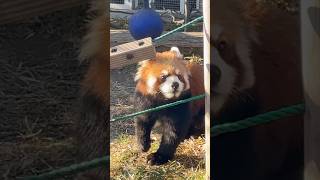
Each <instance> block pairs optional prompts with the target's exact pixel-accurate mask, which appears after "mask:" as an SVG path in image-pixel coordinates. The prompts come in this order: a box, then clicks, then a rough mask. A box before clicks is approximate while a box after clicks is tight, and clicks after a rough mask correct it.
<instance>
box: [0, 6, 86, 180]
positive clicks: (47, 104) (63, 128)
mask: <svg viewBox="0 0 320 180" xmlns="http://www.w3.org/2000/svg"><path fill="white" fill-rule="evenodd" d="M85 10H86V7H85V6H82V7H76V8H72V9H68V10H64V11H59V12H55V13H53V14H49V15H46V16H41V17H35V18H32V19H30V20H27V21H25V22H23V23H20V24H10V25H3V26H0V114H1V121H0V129H1V131H0V161H1V162H0V179H12V178H14V177H20V176H25V175H31V174H35V173H41V172H44V171H46V170H50V169H53V168H57V167H63V166H66V165H68V164H70V163H73V162H74V146H73V140H72V127H73V119H72V117H73V114H74V110H75V108H76V106H77V98H78V91H79V82H80V79H81V76H82V74H83V71H84V69H85V67H86V65H80V63H79V62H78V60H77V54H78V52H77V51H78V49H79V45H80V40H81V37H82V36H83V34H84V32H85V31H84V29H85V28H84V19H85Z"/></svg>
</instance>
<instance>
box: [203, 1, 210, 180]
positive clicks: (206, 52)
mask: <svg viewBox="0 0 320 180" xmlns="http://www.w3.org/2000/svg"><path fill="white" fill-rule="evenodd" d="M203 57H204V87H205V94H206V97H205V105H206V108H205V138H206V139H205V147H206V179H207V180H209V179H210V0H204V1H203Z"/></svg>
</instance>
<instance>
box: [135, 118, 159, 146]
mask: <svg viewBox="0 0 320 180" xmlns="http://www.w3.org/2000/svg"><path fill="white" fill-rule="evenodd" d="M155 122H156V119H154V118H152V117H150V116H148V115H147V114H146V115H140V116H137V117H136V121H135V123H136V137H137V142H138V146H139V148H140V150H141V151H143V152H146V151H148V150H149V149H150V143H151V139H150V134H151V130H152V127H153V126H154V124H155Z"/></svg>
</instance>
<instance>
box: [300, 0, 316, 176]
mask: <svg viewBox="0 0 320 180" xmlns="http://www.w3.org/2000/svg"><path fill="white" fill-rule="evenodd" d="M300 2H301V3H300V5H301V8H300V9H301V11H300V12H301V13H300V14H301V21H300V22H301V40H302V41H301V42H302V46H301V47H302V72H303V87H304V92H305V104H306V114H305V120H304V142H305V143H304V153H305V155H304V157H305V171H304V179H305V180H319V179H320V142H319V139H320V0H308V1H307V0H301V1H300Z"/></svg>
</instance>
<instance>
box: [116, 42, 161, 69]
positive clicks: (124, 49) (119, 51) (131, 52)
mask: <svg viewBox="0 0 320 180" xmlns="http://www.w3.org/2000/svg"><path fill="white" fill-rule="evenodd" d="M155 56H156V50H155V47H154V46H153V45H152V40H151V38H145V39H141V40H138V41H133V42H129V43H126V44H121V45H119V46H114V47H111V48H110V68H111V69H119V68H122V67H124V66H127V65H130V64H134V63H137V62H139V61H143V60H147V59H153V58H154V57H155Z"/></svg>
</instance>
